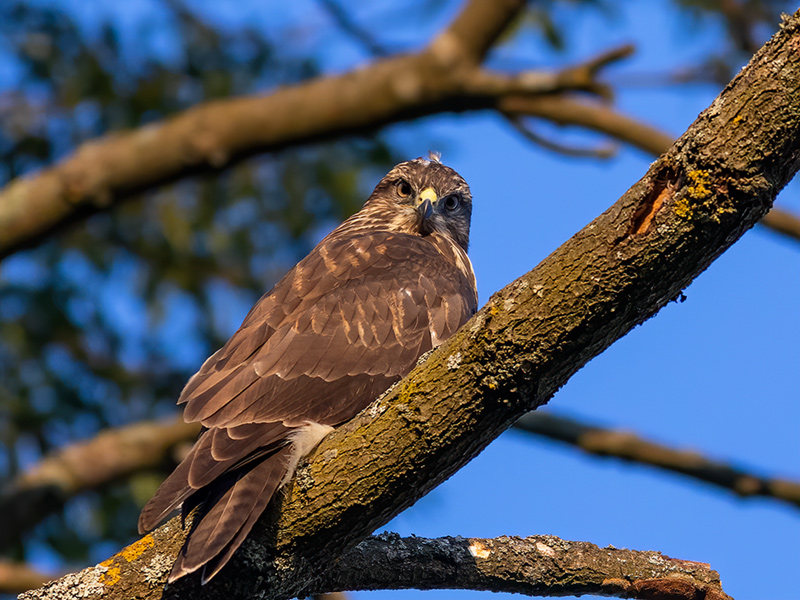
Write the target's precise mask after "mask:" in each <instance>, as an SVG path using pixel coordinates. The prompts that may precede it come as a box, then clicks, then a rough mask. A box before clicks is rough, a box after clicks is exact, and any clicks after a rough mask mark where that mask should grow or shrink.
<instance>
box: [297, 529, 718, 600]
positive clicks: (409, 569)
mask: <svg viewBox="0 0 800 600" xmlns="http://www.w3.org/2000/svg"><path fill="white" fill-rule="evenodd" d="M409 588H413V589H421V590H433V589H462V590H482V591H490V592H511V593H518V594H525V595H527V596H572V595H575V596H580V595H583V594H597V595H601V596H618V597H622V598H640V599H642V600H664V599H665V598H669V599H670V600H703V599H705V600H712V599H714V600H723V599H725V598H729V596H727V595H726V594H725V593H724V592H723V591H722V588H721V586H720V582H719V575H718V574H717V573H716V572H715V571H712V570H711V569H710V568H709V566H708V565H706V564H703V563H698V562H691V561H683V560H676V559H673V558H669V557H666V556H664V555H662V554H660V553H658V552H640V551H636V550H624V549H619V548H598V547H597V546H595V545H594V544H589V543H587V542H569V541H565V540H562V539H560V538H557V537H554V536H549V535H537V536H530V537H526V538H519V537H499V538H494V539H478V538H461V537H444V538H437V539H426V538H418V537H410V538H401V537H400V536H398V535H397V534H383V535H379V536H375V537H371V538H367V539H366V540H364V541H363V542H361V543H360V544H359V545H358V546H356V547H355V548H354V549H353V550H351V551H350V552H348V553H347V554H345V555H344V556H343V557H342V558H341V559H339V560H338V561H337V562H336V563H335V565H334V566H333V567H332V568H331V569H329V570H328V572H327V573H326V574H325V576H324V577H323V578H322V579H321V580H320V582H319V583H318V584H317V585H316V586H315V587H314V589H320V590H354V591H356V590H381V589H392V590H398V589H409ZM302 595H305V593H303V594H301V596H302Z"/></svg>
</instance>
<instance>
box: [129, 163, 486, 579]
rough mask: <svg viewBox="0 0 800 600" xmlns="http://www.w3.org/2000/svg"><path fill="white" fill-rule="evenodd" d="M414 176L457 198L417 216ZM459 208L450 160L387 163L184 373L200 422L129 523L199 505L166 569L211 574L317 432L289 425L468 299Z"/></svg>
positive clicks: (378, 368)
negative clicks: (227, 334) (453, 204)
mask: <svg viewBox="0 0 800 600" xmlns="http://www.w3.org/2000/svg"><path fill="white" fill-rule="evenodd" d="M401 182H403V183H407V184H408V186H410V188H411V189H412V190H413V192H414V195H410V194H405V195H403V194H401V193H400V191H398V190H399V187H398V186H399V184H400V183H401ZM426 188H433V189H434V190H435V193H436V196H437V198H439V199H441V198H444V197H446V196H447V195H452V194H456V195H458V198H459V199H460V200H461V203H460V204H459V206H458V210H455V211H454V210H449V211H448V210H445V208H444V207H443V206H441V203H437V204H436V206H435V210H433V214H432V215H431V214H430V211H429V212H428V213H427V215H428V216H427V217H425V216H424V215H422V213H421V212H420V211H419V210H417V207H418V206H419V201H418V200H417V199H416V195H417V194H419V193H420V192H421V191H422V190H423V189H426ZM470 214H471V196H470V194H469V188H468V186H467V184H466V183H465V182H464V180H463V179H462V178H461V177H460V176H459V175H458V174H457V173H455V171H453V170H452V169H450V168H448V167H446V166H444V165H441V164H439V163H437V162H431V161H427V160H424V159H417V160H414V161H408V162H406V163H401V164H400V165H398V166H396V167H395V168H394V169H392V171H390V172H389V174H388V175H387V176H386V177H384V178H383V179H382V180H381V182H380V183H379V184H378V185H377V187H376V188H375V191H374V192H373V193H372V195H371V196H370V198H369V199H368V200H367V202H366V203H365V205H364V207H363V208H362V210H361V211H359V212H358V213H356V214H355V215H353V216H352V217H351V218H350V219H348V220H347V221H345V222H344V223H343V224H342V225H340V226H339V227H338V228H336V229H335V230H334V231H333V232H332V233H331V234H329V235H328V236H327V237H326V238H325V239H323V240H322V241H321V242H320V243H319V245H318V246H317V247H316V248H315V249H314V250H313V251H312V252H311V253H310V254H309V255H308V256H307V257H305V258H304V259H303V260H301V261H300V262H299V263H298V264H297V265H296V266H295V267H294V268H293V269H292V270H291V271H289V273H287V274H286V276H285V277H284V278H283V279H281V280H280V281H279V282H278V283H277V284H276V285H275V287H274V288H273V289H272V290H271V291H270V292H268V293H267V294H265V295H264V296H263V297H262V298H261V299H260V300H259V301H258V302H257V303H256V305H255V306H254V307H253V308H252V310H251V311H250V312H249V313H248V315H247V316H246V317H245V319H244V321H243V323H242V325H241V327H240V328H239V330H238V331H237V332H236V333H234V334H233V336H232V337H231V338H230V340H228V342H227V343H226V344H225V345H224V346H223V347H222V348H221V349H220V350H218V351H217V352H216V353H214V354H213V355H212V356H211V357H210V358H208V360H206V362H205V363H204V364H203V365H202V367H201V368H200V370H199V371H198V372H197V373H196V374H195V375H194V376H193V377H192V378H191V379H190V380H189V382H188V383H187V384H186V386H185V388H184V390H183V392H182V393H181V396H180V398H179V401H178V402H179V404H183V405H184V418H185V419H186V420H187V421H197V422H200V423H201V424H202V425H203V427H204V430H203V433H201V435H200V437H199V438H198V440H197V442H196V443H195V445H194V447H193V448H192V450H191V451H190V452H189V454H188V455H187V457H186V458H185V459H184V460H183V461H182V463H181V464H180V465H179V466H178V467H177V468H176V470H175V471H174V472H173V473H172V475H170V476H169V477H168V478H167V480H166V481H165V482H164V483H163V484H162V486H161V487H160V488H159V490H158V491H157V492H156V494H155V496H154V497H153V498H152V499H151V500H150V502H148V504H147V505H146V506H145V508H144V509H143V511H142V515H141V517H140V522H139V523H140V530H142V531H145V530H148V529H151V528H153V527H155V526H156V525H157V524H158V523H159V522H160V521H161V520H163V519H164V518H165V517H166V516H168V514H169V513H170V512H171V511H172V510H175V509H178V508H182V509H183V511H184V513H185V511H186V510H187V509H191V508H193V507H195V506H197V507H199V512H198V515H197V518H196V519H195V521H194V523H195V525H194V526H193V529H192V531H191V532H190V535H189V537H188V540H187V542H186V544H185V545H184V547H183V549H182V551H181V554H180V556H179V558H178V560H177V561H176V563H175V566H174V568H173V571H172V575H171V576H170V580H174V579H177V578H178V577H181V576H183V575H185V574H187V573H191V572H193V571H195V570H198V569H201V568H202V569H203V580H204V581H207V580H208V579H210V578H211V577H213V576H214V574H216V573H217V572H218V571H219V569H220V568H222V566H224V564H225V563H226V562H227V561H228V560H229V558H230V557H231V555H232V554H233V552H234V551H235V550H236V548H237V547H238V546H239V545H240V544H241V543H242V541H243V540H244V538H245V537H246V535H247V534H248V533H249V531H250V530H251V528H252V526H253V524H254V523H255V522H256V520H257V519H258V516H259V515H260V514H261V513H262V512H263V510H264V509H265V507H266V506H267V504H268V502H269V500H270V498H271V497H272V496H273V495H274V493H275V492H276V490H277V489H278V488H279V486H280V485H281V483H282V482H283V481H285V480H286V479H288V478H289V476H290V475H291V471H289V469H293V468H294V465H293V464H290V462H291V461H295V462H296V459H297V456H296V453H295V454H292V448H293V447H295V448H300V447H302V448H306V446H308V445H314V444H316V443H318V441H319V440H317V439H314V440H311V441H304V440H302V439H300V438H298V437H297V436H298V435H301V434H302V433H303V432H305V431H306V430H309V431H310V429H308V427H306V426H307V425H308V426H311V425H312V424H317V425H318V426H317V425H314V427H312V429H315V430H317V431H322V432H323V435H324V432H326V431H328V427H325V426H331V427H335V426H337V425H339V424H341V423H343V422H345V421H347V420H349V419H351V418H352V417H354V416H355V415H356V414H357V413H358V412H359V411H361V410H362V409H364V408H365V407H366V406H367V405H368V404H369V403H370V402H372V400H374V399H375V398H376V397H377V396H379V395H380V394H381V393H382V392H383V391H384V390H385V389H387V388H388V387H389V386H390V385H391V384H393V383H394V382H396V381H398V380H399V379H400V378H401V377H403V376H404V375H405V374H407V373H408V372H409V371H410V370H411V369H412V368H413V367H414V365H415V364H416V361H417V359H418V358H419V356H420V355H421V354H423V353H424V352H426V351H428V350H430V349H431V348H433V347H435V346H436V345H438V344H440V343H441V342H442V341H444V340H446V339H447V338H448V337H450V336H451V335H453V333H455V331H456V330H457V329H458V328H459V327H460V326H461V325H462V324H463V323H464V322H465V321H466V320H467V319H468V318H469V317H470V316H471V315H472V314H473V313H474V312H475V310H476V309H477V293H476V289H475V277H474V274H473V272H472V266H471V265H470V262H469V259H468V258H467V255H466V249H467V244H468V240H469V219H470ZM293 436H294V437H293ZM304 451H306V452H307V451H308V450H307V449H306V450H304Z"/></svg>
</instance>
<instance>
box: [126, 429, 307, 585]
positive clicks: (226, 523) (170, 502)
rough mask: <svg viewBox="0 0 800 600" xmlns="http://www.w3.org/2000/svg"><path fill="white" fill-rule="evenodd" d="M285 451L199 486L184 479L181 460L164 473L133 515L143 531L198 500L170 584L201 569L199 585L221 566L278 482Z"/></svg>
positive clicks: (287, 458) (285, 460) (287, 461)
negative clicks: (192, 520) (164, 479)
mask: <svg viewBox="0 0 800 600" xmlns="http://www.w3.org/2000/svg"><path fill="white" fill-rule="evenodd" d="M291 454H292V447H291V445H286V446H283V447H280V448H278V449H277V450H276V451H275V452H273V453H271V454H268V455H267V456H265V457H264V458H262V459H260V460H258V461H254V462H251V463H248V464H246V465H244V466H243V467H240V468H238V469H236V470H235V471H232V472H229V473H226V474H225V475H223V476H222V477H220V478H219V479H216V480H215V481H213V482H212V483H211V484H210V485H208V486H207V487H205V488H203V489H202V490H197V489H195V488H192V487H191V486H189V485H188V484H187V483H186V481H187V480H186V474H185V473H181V466H182V465H180V466H179V467H178V468H177V469H176V470H175V472H173V473H172V475H170V477H169V478H168V479H167V481H165V482H164V483H163V484H162V486H161V488H159V490H158V492H157V493H156V496H154V497H153V498H152V499H151V501H150V502H149V503H148V504H147V505H146V506H145V508H144V509H143V510H142V514H141V515H140V517H139V528H140V531H142V530H144V531H147V530H149V529H151V528H153V527H155V526H156V525H158V523H160V522H161V521H162V520H163V519H164V517H165V516H166V515H168V514H169V513H170V512H172V511H173V510H175V509H176V508H178V507H179V506H181V505H183V506H182V507H183V514H184V515H186V513H187V512H189V511H190V510H191V508H192V507H194V506H195V505H197V504H199V505H200V509H199V512H198V515H197V516H196V517H195V519H194V522H193V524H192V529H191V531H190V532H189V535H188V536H187V538H186V541H185V542H184V544H183V548H181V551H180V553H179V554H178V557H177V559H176V560H175V564H174V565H173V567H172V572H171V573H170V576H169V582H170V583H171V582H173V581H175V580H177V579H179V578H181V577H183V576H184V575H187V574H189V573H193V572H194V571H197V570H198V569H200V568H202V569H203V573H202V579H201V581H202V583H203V584H205V583H207V582H208V581H210V580H211V578H212V577H214V576H215V575H216V574H217V573H218V572H219V571H220V569H222V567H224V566H225V564H226V563H227V562H228V561H229V560H230V558H231V556H233V553H234V552H235V551H236V549H237V548H238V547H239V546H241V544H242V542H243V541H244V539H245V538H246V537H247V534H248V533H250V530H251V529H252V528H253V525H255V523H256V521H257V520H258V517H259V516H261V513H263V512H264V509H265V508H266V507H267V504H269V501H270V499H271V498H272V496H273V495H274V494H275V491H276V490H277V489H278V488H279V487H280V486H281V483H282V482H283V481H284V478H285V476H286V472H287V469H288V468H289V466H290V462H291ZM195 494H197V495H198V496H195Z"/></svg>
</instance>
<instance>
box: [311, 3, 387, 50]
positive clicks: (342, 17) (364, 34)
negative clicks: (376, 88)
mask: <svg viewBox="0 0 800 600" xmlns="http://www.w3.org/2000/svg"><path fill="white" fill-rule="evenodd" d="M317 2H318V3H319V5H320V6H321V7H322V8H324V9H325V12H327V13H328V16H329V17H331V19H333V21H334V22H335V23H336V24H337V25H338V26H339V29H341V30H342V31H344V32H345V33H346V34H348V35H349V36H350V37H351V38H352V39H354V40H355V41H357V42H358V43H359V44H361V45H362V46H363V47H364V49H365V50H366V51H367V52H369V54H371V55H372V56H388V55H389V51H388V50H387V49H386V47H385V46H384V45H383V44H381V43H380V42H379V41H378V40H376V39H375V38H374V37H373V35H372V33H371V32H370V31H368V30H367V29H365V28H363V27H360V26H359V25H358V24H357V23H356V22H355V21H354V20H353V19H351V18H350V15H349V14H348V13H347V11H346V10H345V9H344V8H342V6H341V5H340V4H339V3H338V2H337V1H336V0H317Z"/></svg>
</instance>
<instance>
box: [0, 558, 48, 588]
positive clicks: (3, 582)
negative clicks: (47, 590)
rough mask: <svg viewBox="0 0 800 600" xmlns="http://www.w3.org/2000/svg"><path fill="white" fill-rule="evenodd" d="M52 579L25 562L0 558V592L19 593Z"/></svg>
mask: <svg viewBox="0 0 800 600" xmlns="http://www.w3.org/2000/svg"><path fill="white" fill-rule="evenodd" d="M51 579H53V576H52V575H45V574H44V573H41V572H39V571H37V570H36V569H33V568H32V567H29V566H28V565H26V564H22V563H14V562H11V561H8V560H2V559H0V594H19V593H21V592H24V591H25V590H30V589H32V588H37V587H39V586H42V585H44V584H45V583H47V582H48V581H50V580H51Z"/></svg>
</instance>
